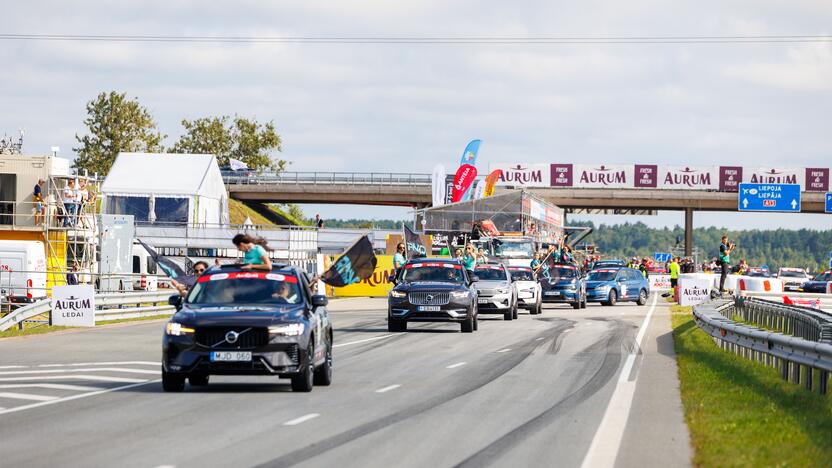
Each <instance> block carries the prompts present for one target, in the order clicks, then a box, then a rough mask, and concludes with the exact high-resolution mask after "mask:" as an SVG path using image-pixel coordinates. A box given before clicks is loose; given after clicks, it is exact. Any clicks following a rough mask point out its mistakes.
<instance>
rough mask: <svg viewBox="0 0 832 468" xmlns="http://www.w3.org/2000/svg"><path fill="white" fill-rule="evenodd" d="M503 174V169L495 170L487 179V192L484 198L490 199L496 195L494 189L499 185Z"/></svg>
mask: <svg viewBox="0 0 832 468" xmlns="http://www.w3.org/2000/svg"><path fill="white" fill-rule="evenodd" d="M502 174H503V171H502V169H494V170H493V171H491V172H489V174H488V177H486V178H485V192H484V193H483V198H488V197H490V196H492V195H494V187H495V186H496V185H497V181H498V180H500V176H502Z"/></svg>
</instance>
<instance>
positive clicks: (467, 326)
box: [462, 314, 474, 333]
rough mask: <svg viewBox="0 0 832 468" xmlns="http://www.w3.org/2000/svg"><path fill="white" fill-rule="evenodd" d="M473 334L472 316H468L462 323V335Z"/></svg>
mask: <svg viewBox="0 0 832 468" xmlns="http://www.w3.org/2000/svg"><path fill="white" fill-rule="evenodd" d="M473 332H474V314H470V315H469V316H468V317H467V318H466V319H465V321H464V322H462V333H473Z"/></svg>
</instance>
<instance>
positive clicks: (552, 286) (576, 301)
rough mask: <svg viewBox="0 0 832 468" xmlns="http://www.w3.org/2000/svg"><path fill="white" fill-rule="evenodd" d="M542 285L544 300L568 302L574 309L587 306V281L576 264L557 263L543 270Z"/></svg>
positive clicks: (541, 274) (541, 275)
mask: <svg viewBox="0 0 832 468" xmlns="http://www.w3.org/2000/svg"><path fill="white" fill-rule="evenodd" d="M540 286H541V288H542V290H543V302H554V303H568V304H571V305H572V308H573V309H583V308H585V307H586V300H587V296H586V292H587V289H586V281H585V280H584V277H583V275H581V272H580V270H578V268H577V267H576V266H575V265H571V264H555V265H552V266H550V267H549V268H548V269H544V270H541V273H540Z"/></svg>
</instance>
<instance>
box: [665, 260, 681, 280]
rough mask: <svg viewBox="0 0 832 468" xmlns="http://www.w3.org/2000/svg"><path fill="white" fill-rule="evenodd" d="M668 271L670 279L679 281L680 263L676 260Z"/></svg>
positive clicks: (669, 266)
mask: <svg viewBox="0 0 832 468" xmlns="http://www.w3.org/2000/svg"><path fill="white" fill-rule="evenodd" d="M667 269H668V270H670V279H679V269H680V268H679V262H677V261H676V259H675V258H674V259H673V261H671V262H670V265H668V266H667Z"/></svg>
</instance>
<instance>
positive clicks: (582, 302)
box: [581, 296, 586, 309]
mask: <svg viewBox="0 0 832 468" xmlns="http://www.w3.org/2000/svg"><path fill="white" fill-rule="evenodd" d="M581 309H586V296H584V300H582V301H581Z"/></svg>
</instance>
